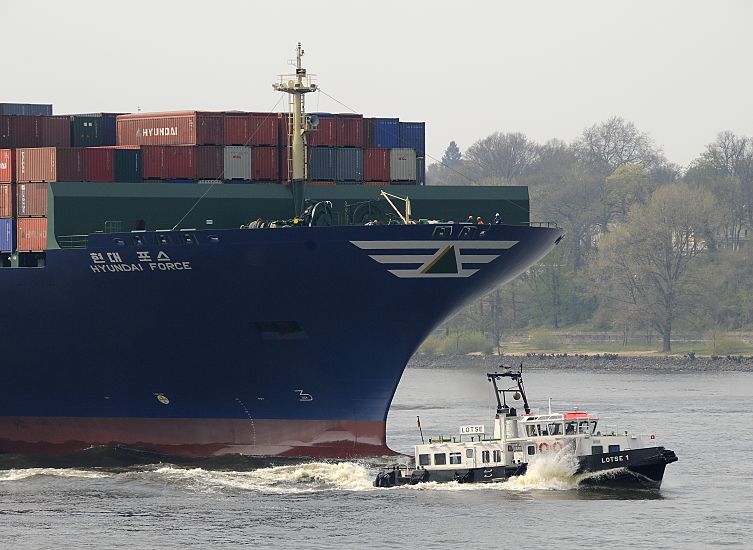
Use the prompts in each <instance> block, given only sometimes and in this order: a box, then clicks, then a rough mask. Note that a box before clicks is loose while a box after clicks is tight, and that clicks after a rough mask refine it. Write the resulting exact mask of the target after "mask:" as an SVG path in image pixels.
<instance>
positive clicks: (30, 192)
mask: <svg viewBox="0 0 753 550" xmlns="http://www.w3.org/2000/svg"><path fill="white" fill-rule="evenodd" d="M16 207H17V209H16V214H17V215H18V216H46V215H47V184H46V183H19V184H18V185H17V186H16Z"/></svg>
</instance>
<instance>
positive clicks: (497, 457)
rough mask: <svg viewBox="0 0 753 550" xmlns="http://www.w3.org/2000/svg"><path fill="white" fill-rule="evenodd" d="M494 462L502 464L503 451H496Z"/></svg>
mask: <svg viewBox="0 0 753 550" xmlns="http://www.w3.org/2000/svg"><path fill="white" fill-rule="evenodd" d="M494 462H502V451H500V450H496V451H494Z"/></svg>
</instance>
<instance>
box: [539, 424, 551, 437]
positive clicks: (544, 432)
mask: <svg viewBox="0 0 753 550" xmlns="http://www.w3.org/2000/svg"><path fill="white" fill-rule="evenodd" d="M539 433H540V434H541V435H549V430H547V428H546V424H539Z"/></svg>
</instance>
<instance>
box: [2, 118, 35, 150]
mask: <svg viewBox="0 0 753 550" xmlns="http://www.w3.org/2000/svg"><path fill="white" fill-rule="evenodd" d="M40 118H42V117H38V116H21V115H0V148H3V149H15V148H17V147H39V146H40V145H41V144H42V136H41V133H40V132H41V130H40V123H39V120H40Z"/></svg>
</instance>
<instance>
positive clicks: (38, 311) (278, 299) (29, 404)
mask: <svg viewBox="0 0 753 550" xmlns="http://www.w3.org/2000/svg"><path fill="white" fill-rule="evenodd" d="M561 235H562V232H561V230H559V229H552V228H538V227H528V226H504V225H499V226H466V225H461V224H456V225H447V226H437V225H413V226H373V227H362V226H342V227H310V228H309V227H305V228H289V229H258V230H222V231H190V232H186V231H166V232H148V233H122V234H95V235H91V236H90V237H89V242H88V248H86V249H66V250H49V251H48V252H47V254H46V266H45V267H40V268H8V269H0V292H1V293H2V295H3V302H4V304H5V311H8V312H12V316H9V317H7V319H9V320H10V321H11V322H6V323H5V324H4V326H3V327H2V329H0V344H2V349H3V358H2V365H3V368H2V371H3V378H4V383H3V384H2V386H0V452H21V453H55V452H68V451H74V450H78V449H84V448H87V447H90V446H93V445H119V446H125V447H131V448H139V449H148V450H153V451H157V452H163V453H167V454H175V455H187V456H213V455H220V454H227V453H242V454H250V455H288V456H320V457H354V456H374V455H383V454H389V453H390V452H391V451H390V450H389V449H388V448H387V446H386V441H385V421H386V418H387V413H388V410H389V406H390V402H391V400H392V397H393V395H394V393H395V390H396V388H397V385H398V383H399V381H400V377H401V375H402V373H403V370H404V368H405V365H406V364H407V362H408V360H409V359H410V357H411V355H412V354H413V353H414V352H415V351H416V349H417V348H418V346H419V345H420V344H421V342H422V341H423V340H424V338H425V337H426V336H427V335H428V334H429V333H430V332H431V331H432V330H433V329H434V328H435V327H436V326H437V325H439V324H440V323H442V322H443V321H444V320H446V319H447V318H448V317H449V316H451V315H452V314H453V313H454V312H455V311H457V310H458V308H460V307H462V306H463V305H464V304H466V303H468V302H469V301H471V300H473V299H474V298H476V297H478V296H479V295H482V294H483V293H485V292H488V291H489V290H490V289H492V288H494V287H496V286H498V285H500V284H502V283H504V282H506V281H508V280H510V279H512V278H513V277H515V276H516V275H518V274H519V273H521V272H522V271H524V270H525V269H527V268H528V267H529V266H530V265H532V264H533V263H535V262H536V261H538V260H539V259H540V258H542V257H543V256H544V255H545V254H546V253H547V252H548V251H549V250H551V249H552V248H553V247H554V246H555V243H556V242H557V241H558V239H559V238H560V237H561Z"/></svg>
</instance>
